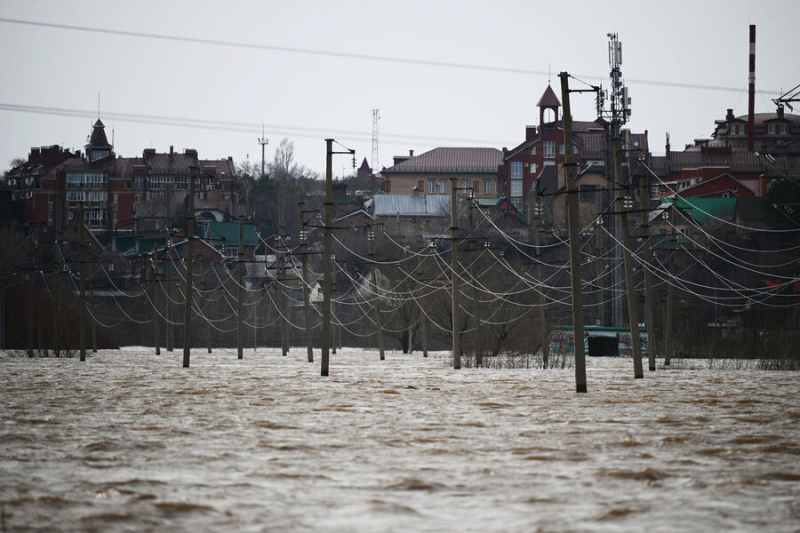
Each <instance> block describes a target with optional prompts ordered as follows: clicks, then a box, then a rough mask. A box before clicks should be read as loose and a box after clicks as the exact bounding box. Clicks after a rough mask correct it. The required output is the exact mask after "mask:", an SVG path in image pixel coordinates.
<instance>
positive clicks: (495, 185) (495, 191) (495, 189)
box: [494, 181, 497, 194]
mask: <svg viewBox="0 0 800 533" xmlns="http://www.w3.org/2000/svg"><path fill="white" fill-rule="evenodd" d="M494 193H495V194H497V182H496V181H495V182H494Z"/></svg>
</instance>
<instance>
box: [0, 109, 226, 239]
mask: <svg viewBox="0 0 800 533" xmlns="http://www.w3.org/2000/svg"><path fill="white" fill-rule="evenodd" d="M84 149H85V153H84V154H81V152H80V151H77V152H75V153H71V152H70V151H69V150H64V149H62V148H61V147H59V146H50V147H43V148H32V149H31V152H30V154H29V155H28V160H27V161H26V162H25V163H23V164H22V165H20V166H18V167H16V168H14V169H12V170H11V171H10V172H9V173H8V175H7V183H8V185H9V187H10V188H11V191H12V195H13V198H14V200H15V201H16V202H19V203H21V204H22V205H24V217H25V222H32V223H34V224H45V225H50V226H56V227H58V226H59V225H60V223H61V221H62V220H72V219H74V218H76V217H77V216H78V213H79V209H80V206H81V205H83V206H84V220H85V222H86V225H87V226H88V227H89V228H90V229H92V230H95V231H99V230H106V231H109V230H110V231H134V230H135V229H137V226H138V228H147V227H149V228H155V227H160V228H164V227H166V226H168V225H173V226H174V224H172V223H171V222H169V221H168V219H169V218H172V215H174V213H175V212H176V210H177V209H178V208H179V207H181V206H182V204H183V201H184V199H185V197H186V195H187V194H188V190H189V176H190V167H195V168H196V169H197V170H196V175H195V178H194V180H195V197H196V208H197V215H198V218H199V219H201V220H202V219H203V218H206V219H209V218H210V219H214V220H217V219H218V218H221V217H220V215H219V213H228V214H229V215H231V216H234V217H235V216H238V215H239V214H240V213H239V211H240V210H241V209H240V208H239V206H238V205H237V203H238V183H237V179H236V169H235V166H234V164H233V160H232V158H227V159H220V160H203V159H199V158H198V154H197V151H196V150H191V149H187V150H185V151H184V153H182V154H179V153H175V152H174V151H173V149H172V147H170V151H169V153H164V154H159V153H156V151H155V150H154V149H146V150H144V152H143V153H142V157H134V158H123V157H117V156H116V154H115V153H114V147H113V146H112V145H111V144H110V143H109V142H108V138H107V137H106V134H105V126H104V125H103V123H102V121H100V120H99V119H98V120H97V121H96V122H95V124H94V126H93V127H92V133H91V136H90V138H89V142H88V143H87V144H86V145H85V147H84ZM170 210H171V211H172V212H171V213H170V214H169V215H168V211H170ZM204 211H209V213H210V215H204Z"/></svg>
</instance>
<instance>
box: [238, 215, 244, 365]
mask: <svg viewBox="0 0 800 533" xmlns="http://www.w3.org/2000/svg"><path fill="white" fill-rule="evenodd" d="M243 224H244V217H243V216H241V215H239V248H238V250H237V254H238V257H237V258H236V263H237V267H238V268H237V269H236V353H237V355H238V358H239V359H244V354H243V352H242V283H243V282H244V279H243V277H244V276H243V275H242V274H243V272H242V268H243V267H244V262H243V255H244V250H243V248H242V240H243V239H244V225H243Z"/></svg>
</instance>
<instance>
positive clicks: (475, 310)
mask: <svg viewBox="0 0 800 533" xmlns="http://www.w3.org/2000/svg"><path fill="white" fill-rule="evenodd" d="M474 194H475V191H472V193H471V194H470V199H469V252H470V254H469V256H470V263H469V276H470V278H471V279H472V316H473V317H475V331H474V337H475V366H477V367H478V368H481V367H482V366H483V349H482V347H481V308H480V306H479V305H478V282H477V280H476V279H475V251H476V250H475V220H474V217H473V216H472V211H473V209H475V201H474V200H473V196H474Z"/></svg>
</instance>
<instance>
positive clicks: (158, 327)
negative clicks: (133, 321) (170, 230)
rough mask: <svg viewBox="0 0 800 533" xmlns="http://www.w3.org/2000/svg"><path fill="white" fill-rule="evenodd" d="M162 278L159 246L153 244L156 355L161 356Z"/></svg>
mask: <svg viewBox="0 0 800 533" xmlns="http://www.w3.org/2000/svg"><path fill="white" fill-rule="evenodd" d="M160 284H161V276H160V275H159V273H158V244H157V243H155V242H154V243H153V333H155V345H156V346H155V348H156V355H161V305H159V303H160V300H161V299H160V298H159V294H160V293H159V292H158V289H159V285H160Z"/></svg>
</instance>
